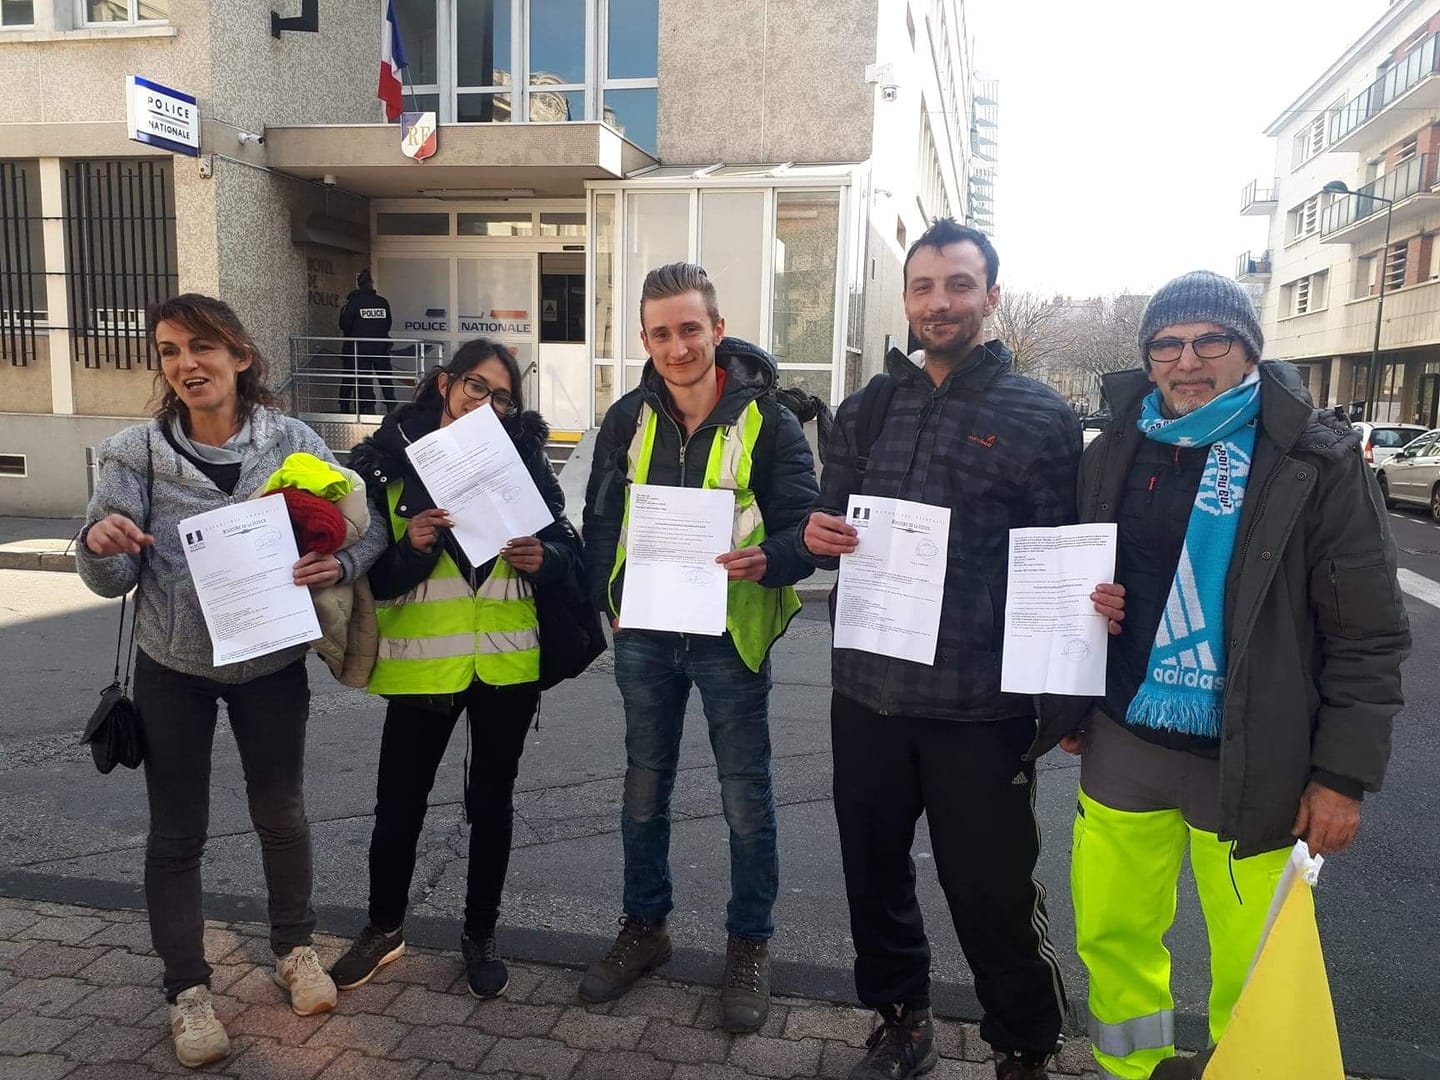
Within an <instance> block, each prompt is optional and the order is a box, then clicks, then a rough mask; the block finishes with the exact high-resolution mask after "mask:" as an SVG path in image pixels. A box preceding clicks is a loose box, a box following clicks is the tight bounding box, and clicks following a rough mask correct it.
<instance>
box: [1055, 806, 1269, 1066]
mask: <svg viewBox="0 0 1440 1080" xmlns="http://www.w3.org/2000/svg"><path fill="white" fill-rule="evenodd" d="M1079 797H1080V805H1079V812H1078V813H1077V815H1076V818H1075V836H1074V849H1073V851H1072V853H1071V862H1070V889H1071V893H1072V896H1073V898H1074V905H1075V945H1076V950H1077V951H1078V952H1079V954H1080V959H1081V960H1082V961H1083V962H1084V964H1085V967H1086V970H1087V971H1088V972H1089V976H1090V995H1089V1001H1088V1004H1089V1009H1090V1040H1091V1043H1092V1046H1093V1050H1094V1054H1095V1061H1096V1064H1097V1065H1098V1066H1099V1068H1100V1075H1101V1076H1102V1077H1105V1078H1111V1080H1149V1076H1150V1073H1151V1071H1152V1070H1153V1069H1154V1068H1155V1066H1156V1065H1157V1064H1159V1063H1160V1062H1161V1061H1163V1060H1164V1059H1165V1058H1168V1057H1172V1056H1173V1055H1174V1053H1175V999H1174V998H1173V997H1172V996H1171V993H1170V951H1169V950H1168V949H1167V948H1166V947H1165V942H1164V937H1165V933H1166V931H1167V930H1169V929H1170V924H1171V923H1172V922H1174V920H1175V907H1176V888H1177V883H1178V880H1179V877H1180V864H1181V860H1182V859H1183V858H1184V855H1185V851H1186V847H1187V846H1188V847H1189V851H1190V865H1191V867H1192V868H1193V870H1194V872H1195V883H1196V885H1197V886H1198V888H1199V892H1200V906H1201V909H1202V910H1203V912H1204V915H1205V926H1206V930H1207V931H1208V937H1209V941H1210V1041H1211V1042H1212V1043H1214V1042H1217V1041H1218V1040H1219V1038H1220V1036H1221V1035H1222V1034H1223V1033H1224V1031H1225V1026H1226V1025H1227V1024H1228V1023H1229V1022H1230V1013H1231V1012H1232V1011H1233V1010H1234V1008H1235V1002H1236V1000H1237V999H1238V998H1239V996H1240V991H1241V989H1242V988H1243V987H1244V985H1245V978H1246V976H1247V974H1248V972H1249V970H1250V964H1251V961H1253V960H1254V958H1255V950H1256V948H1257V946H1258V945H1259V943H1260V934H1261V932H1262V930H1263V929H1264V926H1265V916H1266V913H1267V912H1268V911H1269V909H1270V900H1271V897H1272V896H1274V894H1275V886H1276V885H1277V884H1278V883H1279V881H1280V874H1281V872H1282V871H1283V870H1284V869H1285V862H1286V860H1287V858H1288V857H1289V854H1290V851H1289V848H1283V849H1281V850H1278V851H1272V852H1266V853H1265V854H1263V855H1256V856H1254V857H1252V858H1249V859H1232V858H1231V856H1230V851H1231V849H1230V844H1229V843H1226V842H1222V841H1221V840H1220V839H1219V837H1218V836H1216V835H1215V834H1214V833H1212V832H1206V831H1204V830H1203V829H1197V828H1195V827H1194V826H1191V825H1189V824H1187V823H1186V821H1185V818H1184V815H1183V814H1182V813H1181V812H1180V811H1179V810H1153V811H1146V812H1138V813H1137V812H1131V811H1125V810H1115V809H1112V808H1110V807H1108V806H1104V805H1102V804H1100V803H1098V802H1096V801H1095V800H1094V799H1092V798H1090V796H1088V795H1086V794H1085V792H1084V790H1083V789H1082V790H1081V791H1080V796H1079ZM1232 874H1233V882H1232Z"/></svg>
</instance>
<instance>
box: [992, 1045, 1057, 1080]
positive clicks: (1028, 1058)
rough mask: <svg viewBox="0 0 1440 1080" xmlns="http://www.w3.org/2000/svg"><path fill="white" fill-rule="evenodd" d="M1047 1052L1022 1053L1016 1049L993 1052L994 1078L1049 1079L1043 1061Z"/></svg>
mask: <svg viewBox="0 0 1440 1080" xmlns="http://www.w3.org/2000/svg"><path fill="white" fill-rule="evenodd" d="M1049 1060H1050V1055H1049V1054H1022V1053H1021V1052H1020V1051H1018V1050H1011V1051H1008V1052H1006V1051H1000V1050H997V1051H996V1052H995V1080H1049V1078H1050V1073H1049V1072H1048V1071H1046V1068H1045V1063H1046V1062H1047V1061H1049Z"/></svg>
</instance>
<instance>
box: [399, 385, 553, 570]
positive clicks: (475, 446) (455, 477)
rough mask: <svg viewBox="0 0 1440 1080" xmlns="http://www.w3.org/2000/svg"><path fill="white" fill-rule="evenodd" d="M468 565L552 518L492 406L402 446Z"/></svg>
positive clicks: (489, 556) (490, 556)
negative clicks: (449, 524)
mask: <svg viewBox="0 0 1440 1080" xmlns="http://www.w3.org/2000/svg"><path fill="white" fill-rule="evenodd" d="M405 454H406V456H407V457H409V458H410V463H411V464H412V465H414V466H415V471H416V472H417V473H419V474H420V482H421V483H423V484H424V485H425V490H426V491H428V492H429V493H430V498H432V499H434V500H435V505H436V506H438V507H439V508H440V509H442V510H446V511H448V512H449V514H450V518H451V520H452V521H454V522H455V527H454V528H453V529H452V530H451V531H452V532H453V533H454V534H455V539H456V541H457V542H459V544H460V548H461V550H462V551H464V552H465V556H466V557H467V558H468V559H469V560H470V563H471V565H472V566H483V565H484V564H485V563H487V562H489V561H490V560H491V559H493V558H494V557H495V556H496V555H498V554H500V549H501V548H502V547H504V546H505V544H506V543H507V542H508V541H510V540H513V539H514V538H515V537H517V536H534V535H535V534H536V533H538V532H539V531H540V530H541V529H543V528H545V527H546V526H547V525H550V524H551V523H552V522H554V520H555V515H554V514H552V513H550V507H548V506H546V505H545V499H544V497H543V496H542V495H541V494H540V491H539V489H538V488H536V487H535V481H534V480H533V479H531V477H530V470H529V469H528V468H526V467H525V462H524V461H523V460H522V459H521V457H520V451H518V450H516V449H515V444H514V443H513V442H512V441H511V440H510V436H509V435H508V434H507V433H506V431H505V427H504V425H503V424H501V423H500V418H499V417H498V416H496V415H495V410H494V409H492V408H490V407H488V406H486V407H484V408H480V409H471V410H470V411H469V412H468V413H466V414H465V415H464V416H462V417H460V419H458V420H456V421H455V422H454V423H452V424H450V425H449V426H448V427H442V428H437V429H436V430H435V431H432V432H431V433H430V434H429V435H426V436H425V437H424V438H423V439H417V440H416V441H415V442H413V443H411V444H410V445H409V446H407V447H406V448H405Z"/></svg>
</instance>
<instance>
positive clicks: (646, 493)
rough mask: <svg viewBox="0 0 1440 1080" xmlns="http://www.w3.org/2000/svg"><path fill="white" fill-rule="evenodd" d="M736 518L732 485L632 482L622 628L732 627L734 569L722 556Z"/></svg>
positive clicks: (683, 630)
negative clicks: (729, 606)
mask: <svg viewBox="0 0 1440 1080" xmlns="http://www.w3.org/2000/svg"><path fill="white" fill-rule="evenodd" d="M734 521H735V492H733V491H730V490H728V489H724V488H717V489H711V488H687V487H669V486H667V485H664V484H631V485H630V520H629V523H628V527H627V531H626V535H625V586H624V591H623V592H622V593H621V594H620V628H621V629H622V630H669V631H671V632H672V633H677V634H705V635H707V636H711V637H719V636H720V635H721V634H723V633H725V608H726V603H727V601H728V598H729V578H730V575H729V573H728V572H727V571H726V570H725V567H723V566H721V565H720V564H719V563H717V562H716V561H715V560H716V559H718V558H719V557H720V556H721V555H723V554H725V552H727V551H729V550H730V546H731V544H730V539H731V537H730V534H731V533H732V532H733V531H734Z"/></svg>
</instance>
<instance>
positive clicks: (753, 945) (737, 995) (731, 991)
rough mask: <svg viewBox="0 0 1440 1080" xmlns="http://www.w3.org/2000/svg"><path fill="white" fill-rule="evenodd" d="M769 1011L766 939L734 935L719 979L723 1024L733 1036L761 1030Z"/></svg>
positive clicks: (726, 950) (768, 970) (722, 1026)
mask: <svg viewBox="0 0 1440 1080" xmlns="http://www.w3.org/2000/svg"><path fill="white" fill-rule="evenodd" d="M769 1012H770V952H769V949H768V948H767V946H766V943H765V942H764V941H757V940H755V939H753V938H743V937H736V936H735V935H734V934H731V935H730V942H729V944H728V945H727V946H726V947H725V975H724V977H723V978H722V979H721V980H720V1027H721V1028H722V1029H723V1030H725V1031H728V1032H730V1033H731V1034H734V1035H745V1034H748V1033H750V1032H752V1031H759V1030H760V1028H761V1026H762V1025H763V1024H764V1023H765V1016H766V1014H767V1013H769Z"/></svg>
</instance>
